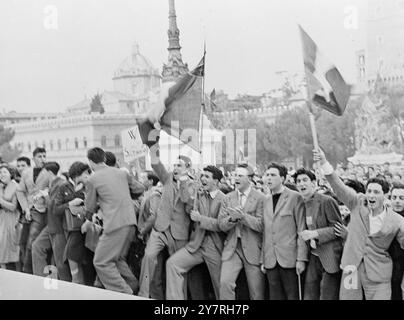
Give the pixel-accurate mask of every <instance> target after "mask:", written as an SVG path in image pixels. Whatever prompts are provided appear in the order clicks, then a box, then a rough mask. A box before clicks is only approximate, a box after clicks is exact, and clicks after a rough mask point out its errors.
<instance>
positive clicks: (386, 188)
mask: <svg viewBox="0 0 404 320" xmlns="http://www.w3.org/2000/svg"><path fill="white" fill-rule="evenodd" d="M371 183H377V184H378V185H380V186H381V187H382V190H383V193H384V194H386V193H388V192H389V190H390V187H389V184H388V182H387V181H386V180H384V179H380V178H372V179H369V180H368V182H367V183H366V190H367V189H368V185H369V184H371Z"/></svg>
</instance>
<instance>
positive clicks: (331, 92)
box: [299, 26, 351, 116]
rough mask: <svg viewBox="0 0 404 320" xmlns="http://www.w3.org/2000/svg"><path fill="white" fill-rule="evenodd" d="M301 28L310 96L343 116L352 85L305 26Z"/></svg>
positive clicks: (330, 110)
mask: <svg viewBox="0 0 404 320" xmlns="http://www.w3.org/2000/svg"><path fill="white" fill-rule="evenodd" d="M299 28H300V35H301V39H302V45H303V60H304V67H305V73H306V78H307V86H308V92H309V97H308V98H309V99H310V101H313V102H314V103H316V104H317V105H319V106H320V107H321V108H323V109H325V110H328V111H329V112H332V113H334V114H336V115H338V116H341V115H342V114H343V113H344V111H345V109H346V106H347V103H348V100H349V96H350V93H351V86H350V85H347V84H346V82H345V81H344V79H343V78H342V76H341V74H340V72H339V71H338V69H337V68H336V67H335V66H334V65H333V64H331V63H329V62H328V61H327V60H326V59H325V58H324V56H323V55H322V54H321V53H320V51H319V49H318V47H317V45H316V43H315V42H314V41H313V40H312V39H311V38H310V36H309V35H308V34H307V33H306V32H305V31H304V30H303V28H302V27H301V26H299Z"/></svg>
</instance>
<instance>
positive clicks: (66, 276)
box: [32, 162, 72, 281]
mask: <svg viewBox="0 0 404 320" xmlns="http://www.w3.org/2000/svg"><path fill="white" fill-rule="evenodd" d="M44 169H45V170H46V171H48V173H49V174H50V177H51V178H50V180H51V183H50V188H49V192H48V195H47V196H46V198H47V218H48V219H47V220H48V223H47V226H46V227H45V228H43V229H42V231H41V233H40V234H39V235H38V237H37V238H36V239H35V241H34V243H33V244H32V267H33V273H34V275H37V276H45V273H44V271H45V267H46V265H47V255H48V251H50V250H51V251H52V253H53V258H54V260H55V264H56V268H57V272H58V278H59V279H60V280H63V281H71V279H72V278H71V275H70V269H69V266H68V265H67V264H66V263H65V261H64V259H63V256H64V249H65V246H66V236H65V234H64V231H63V216H60V215H56V214H55V199H56V195H57V193H58V190H59V188H60V186H61V185H63V183H64V182H65V180H64V179H62V178H61V177H59V176H58V175H57V174H58V172H59V169H60V166H59V164H58V163H57V162H47V163H46V164H45V166H44ZM46 275H47V274H46Z"/></svg>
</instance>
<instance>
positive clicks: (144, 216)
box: [138, 190, 161, 235]
mask: <svg viewBox="0 0 404 320" xmlns="http://www.w3.org/2000/svg"><path fill="white" fill-rule="evenodd" d="M160 201H161V193H160V192H158V191H155V190H149V191H147V192H145V194H144V197H143V199H142V202H141V204H140V212H139V219H138V227H139V229H141V228H142V229H143V234H145V235H146V234H149V232H150V231H151V229H152V228H153V225H154V223H155V222H156V213H157V209H158V207H159V205H160Z"/></svg>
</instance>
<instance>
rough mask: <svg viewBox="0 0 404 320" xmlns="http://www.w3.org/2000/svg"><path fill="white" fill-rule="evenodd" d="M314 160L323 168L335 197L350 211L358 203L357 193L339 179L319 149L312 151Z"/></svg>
mask: <svg viewBox="0 0 404 320" xmlns="http://www.w3.org/2000/svg"><path fill="white" fill-rule="evenodd" d="M314 161H319V163H320V165H321V169H322V170H323V172H324V175H325V177H326V179H327V180H328V182H329V183H330V185H331V188H332V190H333V191H334V192H335V194H336V195H337V198H338V199H339V200H341V201H342V202H343V203H344V204H345V205H346V206H347V207H348V208H349V209H350V210H351V211H352V209H353V208H355V207H356V206H357V205H358V202H359V196H358V194H357V193H356V192H355V191H354V190H353V189H352V188H350V187H348V186H346V185H345V184H344V183H343V182H342V181H341V179H340V178H339V177H338V176H337V174H336V173H335V171H334V169H333V167H332V166H331V164H330V163H329V162H328V161H327V159H326V157H325V154H324V152H323V151H322V150H321V149H319V150H315V151H314Z"/></svg>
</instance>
